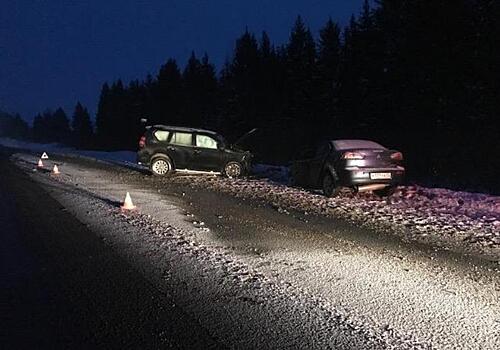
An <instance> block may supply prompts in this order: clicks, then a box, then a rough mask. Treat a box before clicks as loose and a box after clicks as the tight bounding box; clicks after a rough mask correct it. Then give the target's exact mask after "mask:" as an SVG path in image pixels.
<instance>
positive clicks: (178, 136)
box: [170, 132, 193, 146]
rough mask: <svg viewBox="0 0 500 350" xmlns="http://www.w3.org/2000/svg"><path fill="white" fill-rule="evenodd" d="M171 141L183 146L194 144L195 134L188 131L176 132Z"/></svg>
mask: <svg viewBox="0 0 500 350" xmlns="http://www.w3.org/2000/svg"><path fill="white" fill-rule="evenodd" d="M170 143H173V144H175V145H181V146H192V145H193V135H192V134H191V133H187V132H175V133H174V134H173V135H172V139H171V140H170Z"/></svg>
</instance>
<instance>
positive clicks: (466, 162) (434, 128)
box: [41, 0, 500, 192]
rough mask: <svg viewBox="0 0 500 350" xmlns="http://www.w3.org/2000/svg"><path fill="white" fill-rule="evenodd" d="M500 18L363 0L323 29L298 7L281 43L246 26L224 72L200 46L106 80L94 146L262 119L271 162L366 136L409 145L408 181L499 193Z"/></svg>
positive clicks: (453, 0) (238, 130) (472, 9)
mask: <svg viewBox="0 0 500 350" xmlns="http://www.w3.org/2000/svg"><path fill="white" fill-rule="evenodd" d="M499 23H500V3H499V2H498V1H494V0H434V1H426V0H413V1H405V0H378V1H376V2H375V3H374V5H371V3H370V2H369V1H367V0H365V2H364V5H363V7H362V10H361V12H360V13H359V14H358V15H357V16H352V17H351V19H350V21H349V23H348V24H347V25H346V26H344V27H343V28H342V27H341V26H340V25H339V24H338V23H335V22H334V21H333V20H331V19H329V20H328V21H327V22H326V23H325V24H324V26H323V27H322V28H321V30H320V31H319V33H318V34H317V37H316V38H315V37H314V35H313V33H312V32H311V31H310V29H309V28H308V27H307V25H306V24H305V23H304V21H303V20H302V19H301V17H298V18H297V20H296V21H295V23H294V25H293V27H292V29H291V31H290V36H289V39H288V41H287V42H286V43H285V44H283V45H276V44H273V43H272V41H271V39H270V38H269V36H268V34H267V33H266V32H263V33H262V34H260V35H258V36H256V35H255V34H254V33H251V32H249V31H248V30H245V31H244V32H243V33H242V34H241V35H240V36H239V37H238V38H237V39H236V42H235V46H234V52H233V54H232V57H231V58H230V59H228V60H227V61H226V62H225V64H224V66H223V67H222V69H221V70H220V72H217V71H216V69H215V67H214V65H213V64H212V63H211V62H210V60H209V58H208V56H207V55H206V54H205V55H203V56H202V57H198V56H196V55H195V53H193V54H192V55H191V57H190V58H189V60H188V62H187V63H186V64H185V66H184V68H183V69H181V68H180V66H179V65H178V63H177V62H176V61H175V60H174V59H169V60H167V62H166V63H165V64H164V65H163V66H161V67H160V69H159V72H158V73H157V74H156V75H155V76H151V75H148V76H147V77H145V78H144V79H143V80H134V81H131V82H129V83H128V84H124V83H123V81H121V80H117V81H115V82H112V83H105V84H104V85H103V86H102V89H101V93H100V98H99V103H98V106H97V113H96V119H95V123H96V130H95V135H94V140H95V144H97V145H99V146H100V147H102V148H105V149H132V150H133V149H136V144H137V140H138V138H139V136H140V135H141V133H142V132H143V126H142V125H141V124H140V118H147V119H148V120H149V122H150V123H151V124H154V123H161V124H172V125H181V126H191V127H204V128H209V129H214V130H217V131H220V132H221V133H222V134H224V135H225V136H226V137H227V138H228V139H230V140H235V139H236V138H237V137H238V136H240V135H241V134H243V133H244V132H246V131H248V130H249V129H252V128H254V127H257V128H258V129H259V132H258V133H257V134H256V135H255V136H254V137H253V138H252V139H250V140H249V141H248V142H249V144H248V145H247V148H249V149H251V150H252V151H253V152H254V153H255V154H256V157H257V159H258V160H259V161H262V162H270V163H286V162H288V161H290V160H291V159H293V158H295V157H299V156H300V154H301V152H302V151H303V150H304V149H306V148H308V147H311V146H313V145H314V144H315V143H317V142H318V141H320V140H322V139H324V138H328V139H335V138H368V139H373V140H376V141H379V142H381V143H382V144H384V145H386V146H388V147H390V148H396V149H399V150H401V151H403V153H404V154H405V157H406V165H407V169H408V176H409V178H410V180H414V181H419V182H423V183H426V184H429V185H445V186H448V187H456V188H461V189H475V190H489V191H494V192H500V184H499V182H498V180H497V179H498V177H499V176H500V174H499V169H500V145H499V143H498V141H497V140H498V138H499V136H500V123H499V121H498V113H499V111H500V105H499V103H500V67H499V62H500V52H499V48H500V42H499V41H500V26H499ZM56 113H57V111H56ZM56 113H54V115H55V114H56ZM41 117H42V119H41V120H43V118H44V117H43V115H42V116H41ZM54 118H55V117H54ZM47 125H48V124H47Z"/></svg>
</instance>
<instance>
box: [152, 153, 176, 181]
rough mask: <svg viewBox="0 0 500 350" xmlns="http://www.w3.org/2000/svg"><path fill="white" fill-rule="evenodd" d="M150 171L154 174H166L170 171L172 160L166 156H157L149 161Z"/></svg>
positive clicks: (171, 169)
mask: <svg viewBox="0 0 500 350" xmlns="http://www.w3.org/2000/svg"><path fill="white" fill-rule="evenodd" d="M150 168H151V172H152V173H153V175H155V176H166V175H169V174H171V173H172V171H173V166H172V162H171V161H170V159H169V158H168V157H165V156H157V157H155V158H153V160H152V161H151V166H150Z"/></svg>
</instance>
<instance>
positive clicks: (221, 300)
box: [12, 152, 500, 350]
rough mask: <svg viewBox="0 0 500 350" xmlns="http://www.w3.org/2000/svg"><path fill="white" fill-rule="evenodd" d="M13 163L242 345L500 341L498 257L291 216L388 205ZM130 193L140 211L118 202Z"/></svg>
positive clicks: (87, 166)
mask: <svg viewBox="0 0 500 350" xmlns="http://www.w3.org/2000/svg"><path fill="white" fill-rule="evenodd" d="M12 160H13V161H14V162H15V163H16V165H18V166H19V167H21V168H22V169H24V170H25V172H26V173H28V174H30V177H31V178H32V179H33V180H35V181H37V182H39V183H40V184H41V185H42V186H43V187H45V189H46V190H47V192H48V193H50V194H51V195H52V196H54V197H55V198H56V199H57V200H58V201H59V202H60V203H61V204H62V206H63V207H64V208H66V210H68V211H69V212H71V213H72V214H73V215H75V216H76V217H77V218H78V220H80V221H81V222H82V223H84V224H85V225H88V227H90V228H91V229H92V231H94V232H97V233H98V235H99V236H100V237H102V238H103V241H104V242H106V244H109V245H110V246H112V247H113V249H116V250H117V251H119V252H121V253H122V254H125V257H126V258H127V260H128V261H130V263H131V264H132V265H133V266H134V267H135V268H136V269H137V270H139V271H141V272H143V273H145V274H146V275H148V276H149V277H148V278H149V279H150V280H151V281H152V282H153V283H155V284H160V285H162V284H166V285H167V290H169V291H173V292H172V293H174V294H173V296H174V297H175V299H176V304H178V305H181V307H182V308H183V309H184V310H186V311H187V312H188V313H189V314H191V315H192V316H193V317H194V318H195V319H198V320H200V322H202V323H203V324H204V325H207V326H208V327H209V331H210V333H211V334H215V335H216V337H217V339H221V340H222V341H223V342H224V343H225V344H231V347H232V348H260V349H264V348H308V349H314V348H318V349H320V348H321V349H322V348H339V349H341V348H346V347H342V346H341V344H342V343H344V341H345V342H349V344H350V345H349V346H347V348H350V349H353V348H354V349H362V348H369V349H373V348H384V349H404V348H408V349H418V348H429V349H430V348H440V349H472V348H476V347H479V348H482V349H492V350H493V349H495V350H496V349H498V346H497V345H498V342H499V339H498V335H499V334H500V332H499V326H500V322H499V320H498V315H499V314H500V313H499V312H498V311H499V305H498V268H497V266H496V265H494V264H492V263H487V264H486V265H482V264H477V265H475V264H472V265H470V264H465V263H463V262H464V261H470V260H469V259H462V260H460V261H458V262H457V261H455V260H454V259H453V258H450V256H449V254H441V253H440V252H436V251H434V250H427V249H422V250H421V249H419V248H417V247H415V245H413V244H411V245H401V244H399V243H395V242H394V240H389V242H387V243H385V242H381V241H380V240H378V239H373V231H372V230H360V229H358V228H356V227H354V226H353V225H342V224H341V223H339V222H338V221H337V220H329V219H325V218H324V217H319V218H315V219H312V218H311V216H308V215H305V216H304V215H303V214H301V215H300V216H299V215H296V214H297V213H293V212H292V211H291V210H290V209H291V208H292V207H293V205H295V206H297V207H296V209H298V210H300V211H302V212H304V211H305V210H306V209H304V208H306V206H309V207H311V208H315V206H317V205H318V203H320V201H323V200H324V201H325V202H324V207H323V208H325V211H324V212H321V210H319V211H318V213H319V214H320V215H334V216H335V215H336V214H338V215H343V214H342V212H338V213H337V212H330V209H332V208H335V205H337V204H336V203H338V201H339V200H343V201H345V202H346V203H347V204H346V205H350V207H349V208H348V210H346V212H345V214H348V213H355V214H356V213H358V210H356V209H359V208H356V207H355V205H359V204H360V203H370V202H374V203H373V205H386V206H392V205H393V204H392V203H390V202H385V201H380V200H378V199H377V200H375V199H374V198H373V197H371V196H360V197H359V198H358V197H357V196H356V197H354V196H353V197H352V198H351V197H349V196H350V195H349V194H345V195H344V196H343V197H341V198H339V199H335V201H334V200H330V199H326V198H324V197H323V196H321V195H318V194H315V193H310V192H308V191H305V190H302V189H295V188H290V187H286V186H284V185H280V184H277V183H275V182H272V181H269V180H267V179H249V180H243V179H241V180H230V179H224V178H218V177H208V176H205V177H203V176H173V177H169V178H156V177H150V176H145V175H144V174H142V173H138V172H136V171H132V170H130V169H124V168H120V167H117V166H112V165H106V164H99V163H97V162H89V161H81V160H79V159H77V158H61V159H58V160H54V159H49V160H48V161H47V164H46V168H47V169H50V168H51V165H52V164H53V163H58V164H60V165H61V167H60V168H61V174H60V175H58V176H54V175H51V174H50V173H49V171H48V170H43V171H33V170H34V169H35V168H36V162H37V160H38V158H37V157H36V156H33V155H29V154H26V153H25V152H20V153H19V154H15V155H13V157H12ZM191 187H192V188H191ZM201 188H208V189H212V190H213V191H202V190H201ZM126 191H129V192H130V193H131V194H132V197H133V199H134V203H135V204H136V205H137V208H138V209H137V210H136V211H133V212H123V211H121V210H120V209H119V205H120V202H121V201H122V200H123V196H124V193H125V192H126ZM217 191H219V192H226V193H230V194H234V195H235V196H239V197H242V198H244V199H246V198H257V199H262V200H263V203H265V205H261V204H260V203H259V202H260V201H253V200H239V199H235V198H233V197H232V196H225V195H221V194H220V193H217ZM407 194H410V192H408V193H407ZM252 195H253V196H254V197H252ZM266 196H267V197H266ZM301 196H302V197H301ZM287 200H288V202H286V201H287ZM295 200H297V201H295ZM267 203H269V204H271V205H272V206H273V207H274V209H273V208H270V207H269V205H267ZM350 203H354V204H350ZM384 203H385V204H384ZM309 207H308V208H309ZM320 208H321V207H320ZM307 210H309V213H313V211H312V210H313V209H311V210H310V209H307ZM380 211H382V210H380ZM288 214H289V215H288ZM370 216H371V215H370ZM297 218H305V220H297ZM361 218H363V216H361ZM361 221H362V220H361V219H358V220H357V221H354V219H353V222H354V223H356V224H359V223H360V222H361ZM358 236H362V237H364V238H363V239H362V240H359V239H357V238H356V237H358ZM383 241H384V240H383ZM471 261H474V262H475V260H472V259H471ZM486 266H487V267H488V268H484V267H486ZM169 293H170V292H169ZM346 337H347V338H346ZM353 341H355V342H353Z"/></svg>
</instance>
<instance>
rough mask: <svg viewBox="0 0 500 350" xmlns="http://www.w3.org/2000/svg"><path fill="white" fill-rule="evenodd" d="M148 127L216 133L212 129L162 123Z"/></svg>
mask: <svg viewBox="0 0 500 350" xmlns="http://www.w3.org/2000/svg"><path fill="white" fill-rule="evenodd" d="M150 128H155V129H162V130H171V131H185V132H203V133H209V134H217V133H216V132H215V131H213V130H207V129H198V128H189V127H184V126H173V125H163V124H156V125H153V126H150Z"/></svg>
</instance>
